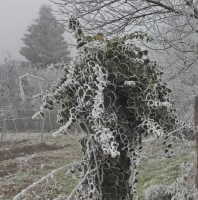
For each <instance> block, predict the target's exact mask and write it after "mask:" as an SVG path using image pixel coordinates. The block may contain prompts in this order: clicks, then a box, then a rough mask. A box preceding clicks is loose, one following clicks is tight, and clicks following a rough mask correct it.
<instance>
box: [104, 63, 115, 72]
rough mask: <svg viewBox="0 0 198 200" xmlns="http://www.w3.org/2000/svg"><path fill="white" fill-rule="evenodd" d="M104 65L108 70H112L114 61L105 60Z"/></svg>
mask: <svg viewBox="0 0 198 200" xmlns="http://www.w3.org/2000/svg"><path fill="white" fill-rule="evenodd" d="M106 65H107V68H108V69H109V70H112V69H113V68H114V66H115V63H114V62H113V61H107V62H106Z"/></svg>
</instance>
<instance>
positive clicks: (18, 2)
mask: <svg viewBox="0 0 198 200" xmlns="http://www.w3.org/2000/svg"><path fill="white" fill-rule="evenodd" d="M43 4H48V5H50V6H51V7H52V9H53V10H58V7H57V6H56V5H55V4H54V3H52V2H50V1H49V0H0V63H2V62H3V61H4V59H5V57H6V54H7V53H6V52H9V53H11V55H12V57H13V58H14V59H17V60H24V61H25V60H26V59H25V57H23V56H22V55H20V53H19V50H20V48H21V47H22V46H24V44H23V42H22V40H21V38H22V37H23V34H24V33H26V32H27V31H26V29H27V26H28V25H30V24H31V23H33V19H35V18H38V12H39V8H40V7H41V6H42V5H43ZM56 16H57V15H56ZM57 17H58V16H57ZM65 36H66V40H67V39H68V41H69V38H71V39H72V36H71V35H69V34H68V33H66V34H65ZM71 51H72V54H74V52H75V50H74V49H71Z"/></svg>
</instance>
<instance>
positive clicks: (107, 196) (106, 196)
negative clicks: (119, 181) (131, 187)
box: [104, 193, 112, 200]
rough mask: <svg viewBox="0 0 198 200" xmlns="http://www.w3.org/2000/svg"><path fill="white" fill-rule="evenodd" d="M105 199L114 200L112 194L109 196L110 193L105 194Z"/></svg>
mask: <svg viewBox="0 0 198 200" xmlns="http://www.w3.org/2000/svg"><path fill="white" fill-rule="evenodd" d="M104 199H105V200H112V199H111V194H109V193H106V194H104Z"/></svg>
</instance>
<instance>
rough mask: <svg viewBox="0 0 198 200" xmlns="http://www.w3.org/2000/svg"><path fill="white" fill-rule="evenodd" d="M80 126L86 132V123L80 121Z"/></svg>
mask: <svg viewBox="0 0 198 200" xmlns="http://www.w3.org/2000/svg"><path fill="white" fill-rule="evenodd" d="M80 127H81V128H82V130H83V131H84V132H86V133H88V130H87V127H86V125H85V124H84V123H82V122H81V123H80Z"/></svg>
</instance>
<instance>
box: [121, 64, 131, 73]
mask: <svg viewBox="0 0 198 200" xmlns="http://www.w3.org/2000/svg"><path fill="white" fill-rule="evenodd" d="M120 68H121V70H122V72H123V73H126V72H127V71H128V70H129V68H128V65H126V64H124V63H122V64H121V65H120Z"/></svg>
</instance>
